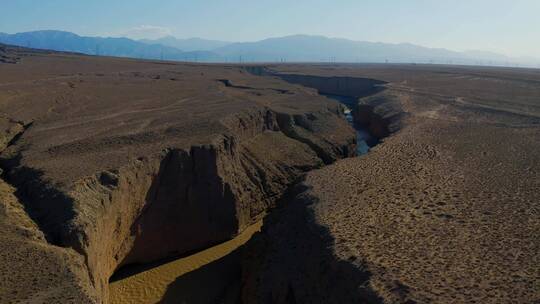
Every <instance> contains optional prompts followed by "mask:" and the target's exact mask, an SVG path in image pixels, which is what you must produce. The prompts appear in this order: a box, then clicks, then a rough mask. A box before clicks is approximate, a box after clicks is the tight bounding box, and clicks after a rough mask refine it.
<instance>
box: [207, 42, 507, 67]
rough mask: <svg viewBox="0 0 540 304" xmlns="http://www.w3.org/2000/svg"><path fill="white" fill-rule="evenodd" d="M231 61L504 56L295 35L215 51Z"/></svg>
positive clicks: (436, 59)
mask: <svg viewBox="0 0 540 304" xmlns="http://www.w3.org/2000/svg"><path fill="white" fill-rule="evenodd" d="M213 52H215V53H218V54H220V55H221V56H222V57H224V58H226V59H228V60H232V61H240V60H242V61H281V60H284V61H304V62H306V61H310V62H320V61H323V62H329V61H335V62H386V61H387V60H388V61H389V62H419V63H420V62H422V63H428V62H433V63H465V64H474V63H480V62H483V63H487V61H486V60H489V61H492V62H495V61H497V62H499V63H503V62H506V61H508V60H509V59H508V58H507V57H505V56H503V55H499V54H494V53H489V52H480V51H470V52H455V51H450V50H446V49H439V48H427V47H422V46H417V45H413V44H409V43H401V44H390V43H376V42H364V41H352V40H347V39H340V38H328V37H324V36H308V35H295V36H287V37H280V38H270V39H265V40H261V41H257V42H244V43H232V44H229V45H226V46H224V47H221V48H218V49H215V50H213Z"/></svg>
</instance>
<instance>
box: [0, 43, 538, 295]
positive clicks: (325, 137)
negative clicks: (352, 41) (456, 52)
mask: <svg viewBox="0 0 540 304" xmlns="http://www.w3.org/2000/svg"><path fill="white" fill-rule="evenodd" d="M328 94H330V95H339V96H344V97H347V98H352V100H355V101H356V102H355V104H353V105H347V106H348V107H349V108H350V110H352V116H353V118H354V123H353V124H352V125H351V124H350V123H349V122H347V120H346V117H345V114H344V112H345V110H346V108H345V105H343V104H341V103H339V102H337V101H336V100H334V99H332V98H328V97H325V95H328ZM355 128H363V129H365V130H368V131H369V132H370V133H371V134H372V136H374V137H376V138H377V140H378V141H377V145H374V146H373V147H371V149H370V152H369V153H367V154H365V155H362V156H357V155H356V146H357V144H358V139H357V137H356V132H355ZM0 130H2V133H1V137H0V148H1V153H0V167H1V169H2V176H1V181H0V226H1V229H2V233H1V234H0V246H1V248H0V252H1V253H0V269H1V270H2V271H1V272H0V274H1V275H2V278H1V279H0V282H1V283H0V302H2V303H120V302H122V300H123V301H124V302H126V299H130V300H129V302H132V303H133V302H136V301H138V300H139V301H140V302H141V303H145V302H144V301H145V300H144V296H137V292H139V293H143V294H150V295H151V299H152V300H151V302H152V303H154V302H161V303H223V302H226V303H536V302H538V301H540V267H538V265H539V264H540V263H539V262H540V261H539V258H540V237H539V235H540V216H539V208H540V207H539V202H540V154H539V153H538V151H539V150H540V70H538V69H518V68H495V67H472V66H445V65H411V64H399V65H398V64H395V65H392V64H307V63H306V64H256V65H255V64H253V65H247V64H242V65H239V64H194V63H181V62H166V61H147V60H134V59H122V58H110V57H95V56H83V55H79V54H72V53H60V52H49V51H38V50H33V49H25V48H18V47H11V46H5V45H2V46H0ZM261 224H262V227H261V228H260V231H259V232H257V231H258V230H259V226H258V225H261ZM253 227H257V229H254V228H253ZM251 234H253V236H252V237H251V239H249V237H246V235H249V236H251ZM220 246H221V247H220ZM212 250H214V251H212ZM190 258H192V260H190ZM171 263H172V264H171ZM175 263H176V264H175ZM179 263H184V264H179ZM185 263H187V264H185ZM190 263H191V264H190ZM167 265H169V266H170V267H169V266H167ZM174 265H177V266H174ZM179 265H180V266H179ZM193 265H195V266H196V267H192V266H193ZM130 267H131V268H132V269H135V268H139V269H140V270H138V271H136V273H130V274H129V275H123V276H120V278H118V274H119V273H122V272H124V273H129V272H130V271H129V269H130ZM160 269H164V270H163V272H159V271H161V270H160ZM171 269H173V270H171ZM174 269H176V270H174ZM186 269H188V270H186ZM168 271H178V273H174V272H173V273H170V272H168ZM132 272H133V271H132ZM175 275H176V276H177V278H176V280H174V278H175ZM134 277H135V279H133V278H134ZM165 277H166V278H167V280H162V279H163V278H165ZM111 278H113V279H112V280H111ZM130 278H132V280H133V281H137V280H136V278H149V279H147V280H146V281H143V284H142V285H143V286H144V285H145V284H147V286H146V287H145V288H142V289H141V288H138V287H137V288H131V290H134V291H133V293H131V294H129V295H125V296H118V287H115V286H120V285H119V284H122V280H125V281H124V282H125V284H127V285H126V286H127V287H125V289H123V290H127V291H128V292H129V290H130V288H129V280H130ZM160 280H161V281H160ZM159 282H165V285H167V286H165V287H164V286H162V285H160V286H158V284H161V283H159ZM139 283H140V282H138V284H139ZM139 286H140V285H139ZM201 286H202V287H201ZM156 290H157V292H156ZM161 293H163V294H162V295H161V296H160V294H161ZM130 296H134V298H129V297H130ZM131 299H133V300H131ZM146 303H147V302H146Z"/></svg>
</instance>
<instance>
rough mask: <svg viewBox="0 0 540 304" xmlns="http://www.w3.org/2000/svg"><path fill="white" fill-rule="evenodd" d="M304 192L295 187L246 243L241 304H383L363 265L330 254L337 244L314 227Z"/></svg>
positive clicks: (309, 201) (323, 229)
mask: <svg viewBox="0 0 540 304" xmlns="http://www.w3.org/2000/svg"><path fill="white" fill-rule="evenodd" d="M306 190H307V189H306V187H305V186H303V185H301V184H300V185H298V186H296V187H294V189H293V190H292V191H291V192H290V193H289V194H288V197H289V199H288V201H289V203H287V204H286V205H283V206H282V207H281V208H279V209H277V210H275V211H274V212H272V213H271V214H270V215H269V216H268V217H267V218H266V219H265V224H264V226H263V230H262V232H261V233H259V234H257V235H255V236H254V237H253V239H252V240H251V241H250V242H249V243H248V244H247V246H246V249H245V250H244V252H243V253H244V255H243V268H242V303H287V304H292V303H382V300H381V299H380V298H379V297H378V296H377V294H376V293H375V292H374V291H373V290H372V289H371V288H370V287H369V279H370V276H371V274H370V272H369V271H368V270H367V267H366V266H365V264H364V263H363V262H362V261H359V260H355V259H352V258H351V259H350V260H346V261H344V260H339V259H337V258H336V257H335V256H334V254H333V249H332V247H333V245H334V243H335V240H334V238H333V237H332V236H331V235H330V233H329V231H328V229H327V228H326V227H324V226H321V225H320V224H318V223H317V221H316V219H315V217H314V212H313V208H314V205H315V204H316V202H315V201H314V199H313V198H312V197H310V196H309V195H306V194H305V191H306Z"/></svg>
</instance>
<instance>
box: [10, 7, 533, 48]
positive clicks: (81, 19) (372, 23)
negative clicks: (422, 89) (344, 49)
mask: <svg viewBox="0 0 540 304" xmlns="http://www.w3.org/2000/svg"><path fill="white" fill-rule="evenodd" d="M39 29H58V30H66V31H72V32H75V33H78V34H81V35H90V36H92V35H99V36H129V37H131V38H157V37H158V36H163V35H174V36H177V37H180V38H187V37H203V38H209V39H219V40H228V41H252V40H259V39H264V38H268V37H277V36H284V35H291V34H316V35H325V36H330V37H342V38H349V39H353V40H366V41H380V42H393V43H398V42H410V43H415V44H420V45H424V46H429V47H443V48H448V49H453V50H470V49H481V50H490V51H496V52H501V53H504V54H507V55H512V56H533V57H540V0H453V1H446V0H431V1H429V0H369V1H368V0H326V1H323V0H271V1H270V0H268V1H262V0H159V1H158V0H156V1H154V0H92V1H77V0H47V1H36V0H14V1H9V0H0V32H7V33H15V32H22V31H30V30H39Z"/></svg>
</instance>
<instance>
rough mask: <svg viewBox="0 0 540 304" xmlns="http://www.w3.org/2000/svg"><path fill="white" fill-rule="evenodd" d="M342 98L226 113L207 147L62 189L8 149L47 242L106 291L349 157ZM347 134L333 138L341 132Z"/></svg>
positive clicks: (249, 217)
mask: <svg viewBox="0 0 540 304" xmlns="http://www.w3.org/2000/svg"><path fill="white" fill-rule="evenodd" d="M341 113H342V111H341V108H340V106H339V105H336V106H335V108H329V109H325V110H321V111H319V112H313V113H302V114H289V113H286V112H276V111H274V110H272V109H269V108H262V107H259V108H255V109H252V110H246V111H243V112H240V113H238V114H235V115H231V116H227V117H224V118H223V119H222V121H221V123H222V124H223V128H224V129H223V130H224V131H223V134H221V135H217V136H216V137H215V138H214V139H213V140H212V141H211V142H210V143H209V144H205V145H196V146H191V147H188V148H180V147H179V148H176V147H171V148H169V149H165V150H163V151H162V152H161V153H160V154H159V155H149V156H145V157H140V158H138V159H135V160H133V161H131V162H130V163H129V165H127V166H123V167H121V168H118V169H114V170H108V171H103V172H100V173H98V174H96V175H94V176H91V177H87V178H85V179H83V180H80V181H79V182H77V183H76V184H75V185H73V187H72V188H70V189H58V188H56V187H55V186H54V185H52V184H50V183H49V182H47V181H46V180H43V179H42V178H41V175H40V173H39V172H36V171H34V170H32V169H30V168H25V167H23V166H20V165H19V163H18V156H17V154H16V153H14V152H13V151H11V152H12V153H10V151H7V153H5V154H4V155H3V161H2V163H3V167H4V168H5V169H6V175H7V177H8V179H9V181H10V182H11V183H12V184H14V185H15V186H17V188H18V193H19V195H20V197H21V199H22V200H23V201H24V202H25V204H26V207H27V209H28V212H29V214H30V215H31V216H32V218H33V219H34V220H35V221H36V222H37V223H38V224H39V226H40V228H41V230H43V232H44V233H45V236H46V237H47V239H48V240H49V242H51V243H54V244H56V245H59V246H62V247H68V248H73V249H75V250H76V251H77V252H79V253H80V254H81V255H82V256H83V257H84V259H85V264H86V266H84V268H86V269H81V271H83V272H85V271H88V273H89V274H90V278H91V280H92V282H93V284H92V285H93V288H95V290H96V292H97V294H98V295H99V298H100V299H101V301H103V302H107V299H108V280H109V277H110V276H111V275H112V274H113V273H114V271H115V270H116V269H118V268H119V267H121V266H123V265H127V264H131V263H145V262H150V261H155V260H158V259H162V258H166V257H172V256H178V255H180V254H184V253H187V252H192V251H196V250H200V249H203V248H205V247H208V246H211V245H213V244H216V243H218V242H222V241H225V240H227V239H230V238H232V237H234V236H235V235H237V234H238V233H239V232H241V231H243V229H245V228H246V227H247V226H248V225H250V224H252V223H253V222H255V221H256V220H258V219H260V218H261V217H262V216H263V215H264V214H265V212H266V211H267V210H268V209H269V208H271V207H274V206H275V205H276V202H277V199H278V198H279V197H280V196H281V195H282V194H283V192H284V191H285V189H286V188H287V187H288V185H290V184H291V183H292V182H293V181H295V180H296V179H298V177H299V176H300V175H301V174H302V173H304V172H306V171H309V170H311V169H314V168H318V167H320V166H322V165H323V164H324V163H331V162H333V161H335V160H336V159H338V158H343V157H348V156H352V155H353V154H354V151H355V137H354V132H353V130H352V129H351V128H350V127H349V126H348V125H347V123H346V121H345V120H344V118H343V117H342V114H341ZM336 129H338V130H340V132H341V131H343V132H341V134H340V135H338V136H336V134H335V130H336ZM8 150H9V149H8Z"/></svg>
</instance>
